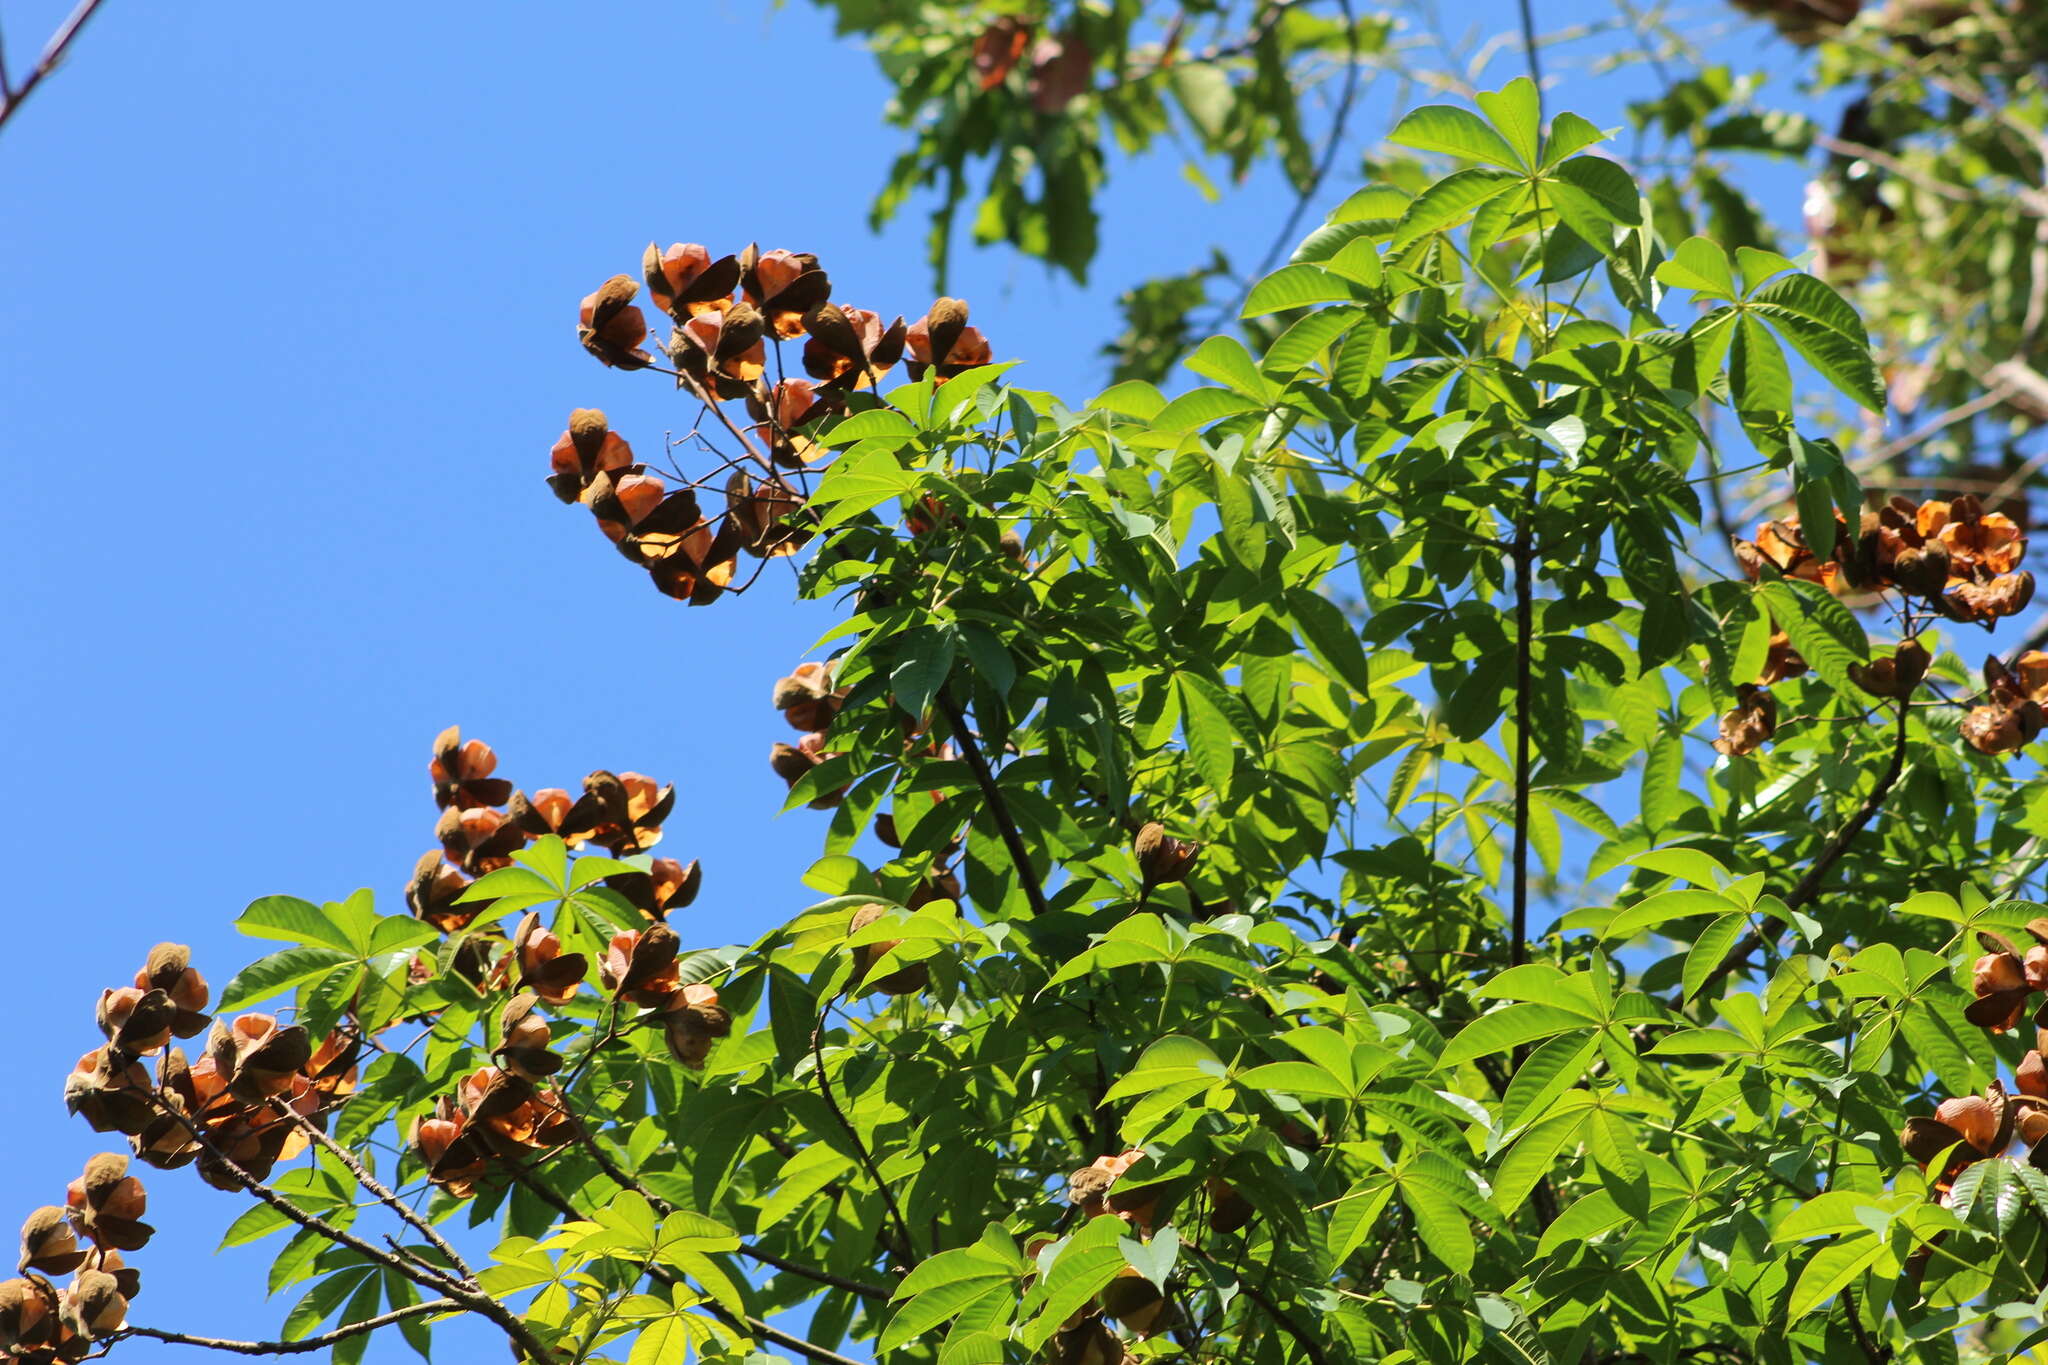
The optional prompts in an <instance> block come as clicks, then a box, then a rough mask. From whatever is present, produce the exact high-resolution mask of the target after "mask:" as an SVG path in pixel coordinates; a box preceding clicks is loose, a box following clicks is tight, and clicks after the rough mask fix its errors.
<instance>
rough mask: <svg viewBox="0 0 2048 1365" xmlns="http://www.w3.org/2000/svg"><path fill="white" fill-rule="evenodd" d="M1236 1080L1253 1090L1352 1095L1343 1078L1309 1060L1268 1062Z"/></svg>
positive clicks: (1326, 1096)
mask: <svg viewBox="0 0 2048 1365" xmlns="http://www.w3.org/2000/svg"><path fill="white" fill-rule="evenodd" d="M1237 1083H1238V1084H1239V1085H1242V1086H1244V1087H1245V1088H1247V1089H1250V1090H1278V1091H1281V1092H1283V1093H1285V1094H1290V1095H1312V1096H1318V1097H1321V1098H1324V1099H1333V1100H1344V1099H1350V1098H1351V1091H1350V1090H1349V1089H1348V1088H1346V1087H1345V1085H1344V1083H1343V1082H1342V1081H1340V1080H1338V1079H1337V1078H1336V1077H1335V1076H1332V1075H1331V1074H1330V1073H1329V1072H1327V1071H1325V1070H1323V1069H1322V1068H1321V1067H1319V1066H1311V1065H1310V1064H1309V1063H1307V1062H1267V1063H1266V1064H1265V1065H1263V1066H1255V1067H1253V1068H1252V1069H1251V1070H1249V1071H1246V1072H1243V1073H1242V1074H1240V1075H1239V1076H1238V1078H1237Z"/></svg>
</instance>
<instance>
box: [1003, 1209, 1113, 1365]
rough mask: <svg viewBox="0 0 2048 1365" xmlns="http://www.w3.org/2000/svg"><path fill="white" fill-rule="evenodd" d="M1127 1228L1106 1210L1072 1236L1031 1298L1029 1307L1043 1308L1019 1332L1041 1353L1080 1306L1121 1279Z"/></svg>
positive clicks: (1042, 1277)
mask: <svg viewBox="0 0 2048 1365" xmlns="http://www.w3.org/2000/svg"><path fill="white" fill-rule="evenodd" d="M1124 1229H1125V1224H1124V1220H1123V1219H1121V1218H1119V1217H1117V1216H1116V1215H1115V1214H1113V1213H1105V1214H1102V1215H1101V1216H1099V1217H1096V1218H1090V1219H1089V1220H1088V1221H1087V1222H1086V1223H1084V1224H1082V1226H1081V1229H1080V1230H1079V1231H1078V1232H1076V1233H1074V1235H1073V1236H1071V1237H1069V1238H1067V1240H1066V1244H1065V1245H1064V1246H1062V1247H1061V1248H1060V1249H1059V1252H1058V1254H1057V1255H1055V1256H1054V1258H1053V1262H1052V1266H1051V1267H1050V1268H1049V1269H1048V1270H1047V1271H1046V1272H1045V1274H1044V1275H1042V1276H1041V1277H1040V1278H1039V1282H1038V1283H1037V1284H1035V1285H1033V1286H1032V1288H1031V1293H1030V1296H1029V1297H1028V1298H1026V1299H1025V1307H1026V1309H1027V1310H1029V1309H1032V1308H1035V1309H1036V1310H1037V1311H1036V1313H1035V1314H1034V1315H1033V1317H1032V1318H1031V1320H1030V1321H1029V1322H1027V1323H1026V1324H1025V1325H1024V1327H1023V1329H1022V1330H1021V1331H1020V1332H1019V1334H1018V1335H1019V1336H1020V1337H1021V1338H1022V1340H1023V1342H1024V1345H1025V1346H1026V1347H1027V1348H1029V1349H1030V1350H1032V1351H1036V1350H1038V1349H1039V1348H1040V1347H1042V1346H1044V1345H1045V1343H1046V1342H1048V1341H1050V1340H1051V1339H1052V1334H1053V1333H1054V1332H1057V1331H1058V1330H1059V1329H1060V1327H1061V1326H1062V1325H1064V1324H1065V1322H1066V1320H1067V1318H1068V1317H1069V1316H1071V1315H1072V1314H1073V1312H1074V1311H1075V1310H1076V1309H1078V1308H1080V1307H1081V1306H1082V1305H1083V1304H1085V1303H1087V1302H1088V1301H1089V1300H1090V1299H1092V1298H1094V1297H1095V1296H1096V1294H1097V1293H1099V1292H1100V1291H1101V1289H1102V1287H1103V1286H1104V1285H1106V1284H1108V1283H1109V1282H1110V1281H1111V1280H1112V1279H1114V1278H1116V1274H1117V1272H1118V1271H1119V1270H1122V1269H1123V1266H1124V1253H1123V1248H1122V1247H1121V1246H1120V1245H1118V1243H1119V1242H1120V1241H1121V1239H1122V1237H1123V1233H1124Z"/></svg>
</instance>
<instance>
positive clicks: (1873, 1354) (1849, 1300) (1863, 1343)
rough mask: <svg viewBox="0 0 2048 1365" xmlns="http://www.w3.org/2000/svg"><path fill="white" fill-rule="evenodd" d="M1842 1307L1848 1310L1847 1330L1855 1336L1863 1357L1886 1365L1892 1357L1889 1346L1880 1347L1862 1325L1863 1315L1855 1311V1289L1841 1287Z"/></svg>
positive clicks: (1872, 1363) (1876, 1363)
mask: <svg viewBox="0 0 2048 1365" xmlns="http://www.w3.org/2000/svg"><path fill="white" fill-rule="evenodd" d="M1842 1307H1844V1308H1846V1309H1848V1310H1849V1331H1850V1333H1851V1334H1853V1335H1854V1336H1855V1338H1856V1345H1857V1348H1858V1349H1860V1350H1861V1351H1862V1352H1863V1358H1864V1359H1865V1360H1868V1361H1869V1362H1870V1365H1886V1362H1887V1361H1889V1360H1890V1359H1891V1358H1892V1352H1891V1348H1890V1347H1889V1346H1884V1347H1880V1346H1879V1345H1878V1344H1877V1343H1876V1342H1874V1341H1872V1340H1871V1339H1870V1333H1869V1331H1868V1330H1866V1329H1865V1327H1864V1326H1863V1315H1862V1314H1861V1313H1859V1312H1857V1311H1856V1291H1855V1290H1853V1289H1850V1288H1848V1287H1847V1286H1844V1287H1843V1289H1842Z"/></svg>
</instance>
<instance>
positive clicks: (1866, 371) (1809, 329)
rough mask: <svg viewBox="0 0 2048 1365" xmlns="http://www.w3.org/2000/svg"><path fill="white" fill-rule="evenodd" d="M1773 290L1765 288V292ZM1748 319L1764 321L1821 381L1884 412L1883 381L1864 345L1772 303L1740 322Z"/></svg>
mask: <svg viewBox="0 0 2048 1365" xmlns="http://www.w3.org/2000/svg"><path fill="white" fill-rule="evenodd" d="M1793 278H1796V279H1804V278H1808V277H1806V276H1794V277H1793ZM1780 283H1783V281H1780ZM1777 287H1778V286H1777V285H1776V284H1773V285H1769V286H1767V287H1766V290H1765V292H1769V290H1771V289H1775V288H1777ZM1823 288H1825V286H1823ZM1748 317H1763V318H1768V319H1769V320H1770V323H1771V326H1772V327H1773V328H1775V329H1776V331H1777V333H1778V335H1779V336H1781V337H1783V338H1784V339H1785V340H1787V341H1789V342H1791V343H1792V349H1793V350H1795V351H1797V352H1799V355H1800V358H1801V359H1803V360H1805V361H1806V363H1807V364H1809V365H1811V366H1813V368H1814V369H1815V370H1816V371H1818V372H1819V374H1820V375H1821V377H1822V378H1824V379H1826V380H1827V381H1828V382H1829V383H1830V384H1833V385H1834V386H1835V388H1837V389H1838V390H1840V391H1841V392H1842V393H1843V394H1844V395H1846V396H1847V397H1849V398H1852V399H1854V400H1855V401H1856V402H1857V403H1858V404H1860V405H1861V406H1863V407H1865V408H1867V409H1869V410H1870V411H1871V412H1875V413H1883V412H1884V408H1885V401H1884V380H1883V378H1882V377H1881V376H1880V375H1879V374H1878V372H1877V363H1876V362H1875V361H1874V360H1872V359H1871V357H1870V347H1869V344H1868V343H1866V342H1863V341H1860V340H1857V339H1855V338H1853V337H1849V336H1846V335H1844V334H1843V333H1842V332H1840V331H1838V330H1836V329H1835V328H1834V327H1831V326H1829V325H1828V324H1827V323H1826V322H1823V321H1821V320H1820V319H1817V318H1814V317H1811V316H1809V315H1807V314H1805V313H1800V312H1795V311H1794V310H1793V309H1791V308H1786V307H1781V306H1779V305H1775V304H1767V303H1758V304H1754V305H1752V306H1751V308H1750V310H1749V313H1748V314H1747V315H1746V316H1745V319H1744V320H1745V321H1747V319H1748Z"/></svg>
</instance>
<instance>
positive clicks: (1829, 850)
mask: <svg viewBox="0 0 2048 1365" xmlns="http://www.w3.org/2000/svg"><path fill="white" fill-rule="evenodd" d="M1911 715H1912V708H1910V707H1909V706H1907V705H1906V703H1905V702H1904V701H1901V702H1900V703H1899V723H1898V726H1897V728H1896V730H1895V731H1894V732H1893V739H1892V756H1891V761H1890V762H1888V763H1887V764H1885V769H1884V771H1883V772H1882V773H1880V774H1879V775H1878V779H1877V783H1876V785H1875V786H1873V787H1871V789H1870V795H1868V796H1866V797H1864V798H1863V804H1862V805H1860V806H1858V807H1857V808H1856V813H1855V814H1854V815H1852V816H1850V817H1849V819H1848V821H1847V822H1846V823H1845V824H1843V826H1842V827H1841V828H1840V829H1838V830H1836V831H1835V834H1834V837H1833V838H1831V839H1829V840H1828V841H1827V844H1826V845H1825V846H1824V847H1823V848H1822V849H1821V851H1820V853H1819V854H1818V855H1816V856H1815V858H1814V860H1813V862H1812V863H1811V864H1810V865H1809V866H1808V867H1807V869H1806V875H1805V876H1803V877H1801V878H1800V879H1799V884H1798V885H1796V886H1794V887H1793V888H1792V894H1790V895H1789V896H1787V897H1785V908H1786V909H1787V910H1798V909H1801V908H1802V907H1804V906H1805V905H1806V904H1807V903H1808V902H1809V901H1811V900H1812V899H1813V898H1814V897H1815V896H1817V895H1819V894H1820V888H1821V883H1822V882H1824V881H1825V880H1826V879H1827V875H1828V873H1829V872H1830V871H1832V870H1833V868H1834V866H1835V864H1836V863H1838V862H1840V861H1841V859H1842V855H1843V854H1844V853H1847V852H1848V851H1849V845H1850V844H1851V843H1852V842H1853V841H1854V840H1855V838H1856V836H1857V835H1858V834H1861V833H1862V832H1863V827H1864V826H1865V825H1867V824H1869V823H1870V821H1871V817H1873V816H1875V815H1876V814H1877V812H1878V808H1879V807H1881V806H1883V805H1884V802H1885V798H1886V797H1888V796H1890V795H1891V791H1892V788H1893V787H1894V786H1896V785H1898V781H1899V777H1900V775H1901V774H1902V773H1904V772H1905V770H1906V721H1907V718H1908V717H1909V716H1911ZM1784 932H1785V921H1784V920H1782V919H1780V918H1778V917H1777V916H1776V915H1772V916H1769V917H1768V918H1766V919H1765V920H1764V922H1763V923H1762V924H1761V925H1759V926H1758V927H1756V928H1754V929H1752V930H1750V931H1749V932H1748V933H1747V934H1744V935H1743V936H1742V938H1741V939H1739V940H1738V941H1737V942H1736V944H1735V946H1734V947H1732V948H1730V949H1729V950H1728V951H1727V953H1726V954H1725V955H1724V956H1723V957H1722V958H1721V960H1720V962H1719V963H1717V964H1716V965H1715V967H1714V970H1712V971H1711V972H1708V973H1707V976H1706V979H1705V980H1704V981H1702V982H1700V985H1699V989H1698V990H1696V991H1694V992H1693V993H1692V995H1691V996H1690V997H1689V998H1690V999H1693V1000H1697V999H1699V998H1700V997H1701V996H1703V995H1705V994H1707V992H1709V991H1711V990H1712V989H1713V988H1714V987H1715V986H1717V985H1719V984H1720V982H1721V980H1722V979H1723V978H1724V977H1726V976H1727V975H1728V973H1730V972H1732V971H1734V970H1735V969H1736V968H1737V967H1739V966H1741V965H1742V964H1743V962H1745V961H1746V960H1747V959H1748V957H1749V955H1750V954H1751V953H1753V952H1755V951H1756V950H1757V949H1758V948H1761V947H1762V946H1763V945H1764V944H1766V943H1774V942H1776V941H1777V938H1778V935H1780V934H1782V933H1784ZM1679 1003H1680V1004H1684V1003H1685V1001H1680V1002H1679Z"/></svg>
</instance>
